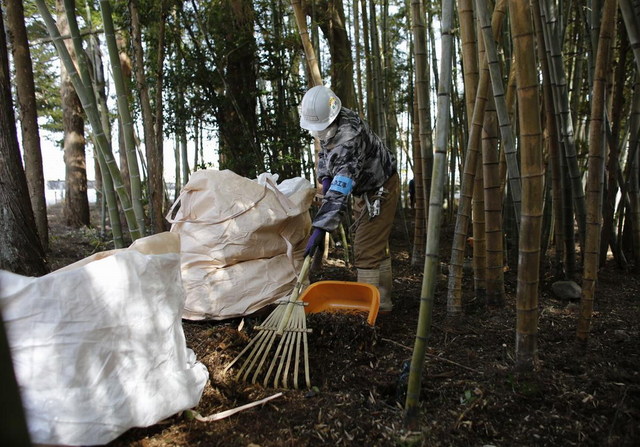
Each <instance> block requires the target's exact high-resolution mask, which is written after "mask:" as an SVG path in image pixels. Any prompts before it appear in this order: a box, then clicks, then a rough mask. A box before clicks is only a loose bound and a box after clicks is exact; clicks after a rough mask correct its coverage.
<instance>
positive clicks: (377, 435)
mask: <svg viewBox="0 0 640 447" xmlns="http://www.w3.org/2000/svg"><path fill="white" fill-rule="evenodd" d="M59 214H60V213H59V210H58V211H57V212H56V208H55V207H52V211H51V215H50V216H49V219H50V226H51V253H50V255H49V259H50V263H51V265H52V267H53V268H54V269H55V268H59V267H62V266H64V265H67V264H69V263H71V262H74V261H76V260H78V259H82V258H84V257H86V256H88V255H90V254H91V253H93V252H94V251H99V250H102V249H106V248H108V247H103V246H101V244H100V242H99V238H97V236H96V232H95V231H93V230H89V229H84V230H72V229H69V228H67V227H65V226H64V225H62V224H61V221H60V216H59ZM398 220H401V219H398ZM406 228H411V224H410V223H408V224H406V225H405V222H402V223H400V224H399V225H398V228H397V229H396V230H397V231H394V234H393V236H392V243H391V250H392V256H393V269H394V290H393V299H394V303H395V307H394V310H393V312H392V313H390V314H387V315H379V316H378V319H377V321H376V325H375V327H372V326H370V325H368V324H367V323H366V320H365V319H364V318H363V317H361V316H359V315H348V314H311V315H308V317H307V325H308V326H309V327H310V328H312V330H313V332H312V333H311V334H309V360H310V364H311V368H310V370H311V381H312V385H313V388H312V389H311V390H307V389H302V390H292V389H272V388H265V387H263V386H262V385H257V384H248V383H244V382H236V381H234V380H233V376H232V371H233V369H232V370H231V371H230V372H227V373H224V372H223V370H224V367H225V366H226V365H227V364H228V363H229V362H230V361H231V360H232V359H234V358H235V357H236V356H237V355H238V354H239V352H240V351H241V349H242V348H243V347H244V346H245V345H246V344H247V342H248V341H249V340H250V339H251V337H252V335H253V334H255V331H254V330H253V326H254V325H255V324H259V323H260V322H261V321H262V320H263V319H264V317H265V315H264V314H263V315H258V316H254V317H253V318H245V319H244V322H243V320H242V319H238V320H227V321H222V322H211V321H209V322H190V321H187V320H184V321H183V327H184V331H185V334H186V337H187V344H188V346H189V347H190V348H191V349H193V350H194V352H195V353H196V356H197V359H198V360H199V361H200V362H202V363H203V364H204V365H206V367H207V368H208V370H209V374H210V380H209V382H208V384H207V385H206V387H205V389H204V393H203V395H202V398H201V401H200V403H199V404H198V406H197V407H195V408H194V409H193V410H194V411H195V412H197V413H199V414H200V415H202V416H208V415H211V414H215V413H218V412H221V411H224V410H229V409H233V408H236V407H239V406H241V405H244V404H248V403H251V402H254V401H257V400H260V399H263V398H266V397H269V396H272V395H274V394H275V393H276V392H282V393H283V394H282V395H281V396H280V397H278V398H275V399H273V400H270V401H269V402H268V403H265V404H263V405H260V406H257V407H254V408H251V409H248V410H246V411H242V412H239V413H237V414H235V415H233V416H230V417H228V418H225V419H222V420H219V421H215V422H199V421H197V420H194V419H193V417H189V414H188V413H186V412H185V413H181V414H177V415H175V416H173V417H171V418H169V419H167V420H165V421H162V422H161V423H158V424H156V425H154V426H151V427H147V428H133V429H130V430H129V431H127V432H126V433H124V434H123V435H121V436H120V437H119V438H118V439H116V440H114V441H113V442H111V443H110V444H109V445H110V446H114V447H116V446H117V447H120V446H144V447H154V446H195V445H201V446H226V447H234V446H252V447H258V446H262V447H276V446H278V447H281V446H296V447H299V446H326V445H333V446H341V445H344V446H637V445H640V347H639V345H638V340H639V336H640V275H638V274H637V273H630V272H627V271H623V270H620V269H619V268H617V267H616V265H615V263H614V262H609V263H607V264H606V265H605V267H604V268H603V269H602V270H601V271H600V273H599V281H598V287H597V295H596V301H595V312H594V317H593V320H592V327H591V335H590V340H589V343H588V345H587V349H586V351H585V350H583V349H580V347H579V346H577V345H576V342H575V331H576V322H577V310H578V303H577V302H568V301H562V300H560V299H558V298H556V297H554V295H553V293H552V291H551V283H552V282H553V278H552V275H551V273H547V272H543V274H542V277H543V281H542V282H541V285H540V300H539V331H538V355H539V363H538V365H537V368H536V369H535V371H532V372H527V373H525V372H518V371H516V369H515V352H514V351H515V340H516V330H515V327H516V311H515V299H516V283H517V281H516V276H515V269H514V268H512V269H511V270H509V271H507V272H506V274H505V275H506V277H505V282H506V284H505V285H506V305H505V306H504V307H501V308H490V307H487V306H485V305H484V303H482V302H480V300H479V299H477V298H476V297H475V296H474V294H473V291H472V289H473V280H472V278H470V276H471V275H467V276H469V277H465V279H464V283H463V288H464V310H463V313H462V315H461V316H460V317H459V318H456V319H455V320H452V319H451V318H448V317H447V315H446V276H445V275H444V274H441V277H440V278H439V281H438V286H437V291H436V296H435V308H434V313H433V320H432V333H431V335H430V336H429V338H428V340H427V353H426V360H425V365H424V376H423V380H422V385H421V392H420V404H419V423H418V425H417V426H416V428H413V429H408V428H406V427H405V425H404V423H403V419H404V414H403V409H402V407H403V405H404V401H405V393H406V369H407V365H408V360H410V358H411V355H412V351H413V345H414V342H415V333H416V326H417V320H418V312H419V300H420V295H421V284H422V270H421V268H418V267H413V266H411V264H410V256H411V253H410V248H409V247H410V244H409V238H408V237H407V233H408V231H407V230H406ZM445 230H446V229H445ZM449 246H450V235H449V234H448V232H447V231H444V232H443V240H442V249H443V250H442V259H443V260H447V259H448V258H449V256H450V251H448V250H449V248H448V247H449ZM545 265H546V264H545ZM311 279H312V281H314V282H315V281H318V280H325V279H332V280H348V281H352V280H355V270H354V269H353V268H347V267H345V266H344V263H343V262H342V261H341V260H340V259H339V253H338V251H337V250H334V251H333V252H332V253H331V254H330V257H329V259H328V260H327V261H326V262H325V263H324V265H323V267H322V269H321V270H319V271H315V272H313V273H312V276H311ZM241 326H242V330H239V329H240V328H241Z"/></svg>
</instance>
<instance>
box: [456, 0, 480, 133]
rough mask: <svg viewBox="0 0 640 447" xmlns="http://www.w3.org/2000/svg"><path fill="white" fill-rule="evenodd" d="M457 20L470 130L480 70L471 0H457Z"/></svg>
mask: <svg viewBox="0 0 640 447" xmlns="http://www.w3.org/2000/svg"><path fill="white" fill-rule="evenodd" d="M457 4H458V20H459V22H460V45H461V46H462V64H463V66H464V73H463V77H464V99H465V110H466V123H467V131H470V130H471V129H470V127H471V119H472V118H473V104H474V103H475V100H476V93H477V90H478V80H479V78H480V72H479V68H478V65H479V64H478V48H477V42H476V32H475V26H474V18H473V0H459V1H458V2H457ZM465 133H467V132H465Z"/></svg>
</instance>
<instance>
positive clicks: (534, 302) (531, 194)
mask: <svg viewBox="0 0 640 447" xmlns="http://www.w3.org/2000/svg"><path fill="white" fill-rule="evenodd" d="M509 18H510V22H511V35H512V36H513V47H514V55H515V58H516V60H517V61H518V65H517V68H516V82H517V85H518V87H517V93H518V121H519V129H520V155H521V160H522V199H523V200H522V223H521V225H520V230H521V231H520V238H519V250H518V251H519V262H518V289H517V297H516V309H517V321H516V362H517V363H518V365H519V366H522V367H523V368H525V369H528V370H531V369H532V368H533V366H534V364H535V363H536V360H537V347H538V343H537V340H538V337H537V331H538V283H539V272H540V234H541V226H542V212H543V196H542V194H543V189H544V188H543V183H544V165H543V161H542V132H541V125H540V105H539V102H538V96H539V93H538V90H539V87H538V71H537V67H536V52H535V35H534V31H533V23H532V15H531V8H530V6H529V3H528V2H522V1H520V0H509Z"/></svg>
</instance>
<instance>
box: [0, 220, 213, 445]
mask: <svg viewBox="0 0 640 447" xmlns="http://www.w3.org/2000/svg"><path fill="white" fill-rule="evenodd" d="M179 248H180V247H179V238H178V237H177V236H176V235H174V234H171V233H169V232H166V233H161V234H158V235H154V236H150V237H147V238H143V239H140V240H138V241H136V242H135V243H134V244H132V245H131V246H130V247H129V248H128V249H121V250H111V251H109V252H103V253H97V254H95V255H93V256H91V257H89V258H86V259H84V260H82V261H79V262H77V263H75V264H72V265H70V266H67V267H65V268H62V269H60V270H57V271H55V272H52V273H49V274H47V275H45V276H42V277H40V278H29V277H24V276H21V275H16V274H13V273H10V272H6V271H0V285H1V288H0V306H1V308H2V314H3V317H4V319H5V324H6V328H7V333H8V337H9V344H10V347H11V353H12V356H13V363H14V367H15V371H16V376H17V380H18V384H19V386H20V391H21V394H22V400H23V404H24V406H25V412H26V416H27V421H28V425H29V432H30V434H31V440H32V442H34V443H40V444H66V445H97V444H105V443H108V442H110V441H111V440H113V439H115V438H116V437H118V436H119V435H120V434H122V433H123V432H125V431H126V430H128V429H129V428H131V427H146V426H150V425H153V424H155V423H157V422H158V421H160V420H162V419H165V418H167V417H169V416H171V415H173V414H175V413H177V412H180V411H182V410H185V409H188V408H191V407H194V406H195V405H197V404H198V402H199V401H200V397H201V395H202V391H203V389H204V386H205V383H206V381H207V379H208V372H207V369H206V367H205V366H204V365H202V364H201V363H199V362H196V359H195V355H194V353H193V351H191V350H190V349H188V348H187V346H186V341H185V336H184V332H183V329H182V319H181V315H182V307H183V304H184V290H183V288H182V283H181V278H180V254H179Z"/></svg>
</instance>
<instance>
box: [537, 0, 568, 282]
mask: <svg viewBox="0 0 640 447" xmlns="http://www.w3.org/2000/svg"><path fill="white" fill-rule="evenodd" d="M531 5H532V8H533V11H532V12H533V19H534V25H535V29H536V43H537V49H538V59H539V60H540V68H541V71H542V92H543V99H544V109H545V146H546V147H547V148H548V152H549V165H550V166H551V184H552V188H551V189H552V208H553V225H554V227H553V230H554V231H553V232H554V240H555V266H556V273H557V274H563V273H566V270H564V266H566V262H565V261H564V253H565V250H564V247H565V232H564V228H565V225H564V213H563V205H564V204H563V201H564V195H563V191H564V188H563V177H562V170H561V167H560V156H561V154H560V147H559V144H558V142H559V138H558V127H557V125H556V115H555V114H554V111H553V92H552V91H551V79H550V73H549V62H548V60H547V53H546V45H545V41H544V35H543V29H542V17H541V15H540V0H533V1H532V3H531Z"/></svg>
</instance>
